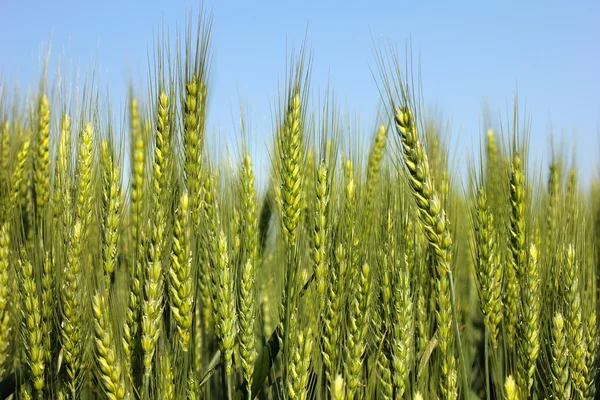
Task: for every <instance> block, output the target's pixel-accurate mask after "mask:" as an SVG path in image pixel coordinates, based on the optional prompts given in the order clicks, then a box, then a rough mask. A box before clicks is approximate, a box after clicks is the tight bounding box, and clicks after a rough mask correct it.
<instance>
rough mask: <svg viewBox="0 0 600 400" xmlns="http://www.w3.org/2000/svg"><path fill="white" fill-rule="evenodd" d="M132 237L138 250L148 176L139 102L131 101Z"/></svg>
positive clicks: (133, 243) (134, 246) (133, 244)
mask: <svg viewBox="0 0 600 400" xmlns="http://www.w3.org/2000/svg"><path fill="white" fill-rule="evenodd" d="M131 143H132V154H131V236H132V246H133V248H134V249H136V250H137V249H138V246H139V242H140V229H141V224H142V213H143V209H144V208H143V207H144V206H143V204H144V180H145V176H146V151H145V145H144V135H142V132H141V129H140V117H139V111H138V105H137V100H135V99H132V100H131Z"/></svg>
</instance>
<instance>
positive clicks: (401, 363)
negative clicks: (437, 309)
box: [391, 262, 415, 399]
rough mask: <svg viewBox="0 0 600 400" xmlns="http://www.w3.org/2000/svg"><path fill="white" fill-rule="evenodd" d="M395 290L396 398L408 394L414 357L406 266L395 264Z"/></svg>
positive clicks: (411, 305)
mask: <svg viewBox="0 0 600 400" xmlns="http://www.w3.org/2000/svg"><path fill="white" fill-rule="evenodd" d="M396 271H397V272H396V275H397V279H396V288H395V290H394V310H393V312H394V326H393V332H392V337H391V348H392V367H393V374H392V379H393V382H394V389H395V393H396V394H395V396H396V398H397V399H398V398H403V397H404V394H405V393H406V392H408V391H409V390H408V388H409V386H408V377H409V375H410V371H411V366H412V365H413V364H412V363H413V357H414V334H415V331H414V326H415V322H414V314H413V299H412V294H411V290H410V280H411V278H410V272H409V270H408V268H407V266H406V265H402V263H400V262H397V265H396Z"/></svg>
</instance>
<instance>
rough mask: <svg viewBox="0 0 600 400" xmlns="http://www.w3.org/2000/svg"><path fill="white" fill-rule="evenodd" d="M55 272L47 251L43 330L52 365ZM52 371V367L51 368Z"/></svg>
mask: <svg viewBox="0 0 600 400" xmlns="http://www.w3.org/2000/svg"><path fill="white" fill-rule="evenodd" d="M55 273H56V269H55V266H54V262H53V261H52V260H51V258H50V253H49V252H47V253H46V257H45V258H44V265H43V274H42V330H43V331H44V335H43V336H44V351H45V353H46V354H45V361H46V365H48V366H49V367H50V366H51V365H52V353H53V349H52V335H53V332H54V317H55V315H54V312H55V311H54V310H55V309H56V305H57V303H56V300H55V299H54V296H55V279H56V278H55ZM50 371H52V369H50Z"/></svg>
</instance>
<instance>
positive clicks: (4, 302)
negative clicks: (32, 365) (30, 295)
mask: <svg viewBox="0 0 600 400" xmlns="http://www.w3.org/2000/svg"><path fill="white" fill-rule="evenodd" d="M9 263H10V235H9V223H8V222H6V221H5V222H3V223H2V228H1V229H0V376H4V375H5V373H6V371H7V369H8V365H7V361H8V357H9V353H10V352H9V348H10V346H11V333H12V332H11V327H12V322H13V321H11V313H10V309H9V303H10V302H11V298H13V297H14V295H13V296H11V295H9V291H10V287H9V285H10V282H9V279H10V277H11V275H10V264H9Z"/></svg>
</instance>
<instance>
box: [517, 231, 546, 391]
mask: <svg viewBox="0 0 600 400" xmlns="http://www.w3.org/2000/svg"><path fill="white" fill-rule="evenodd" d="M522 282H523V288H522V293H523V294H522V305H521V312H522V314H521V315H522V317H521V323H520V324H519V331H520V333H519V336H520V354H519V355H520V357H519V375H518V381H519V387H520V389H521V392H522V393H523V394H524V395H526V397H529V395H530V393H531V389H532V387H533V382H534V378H535V370H536V362H537V358H538V355H539V352H540V317H541V308H540V306H541V292H540V273H539V264H538V250H537V247H536V245H535V240H534V242H533V243H532V244H531V245H530V247H529V260H528V262H527V263H526V264H525V271H524V275H523V280H522Z"/></svg>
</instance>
